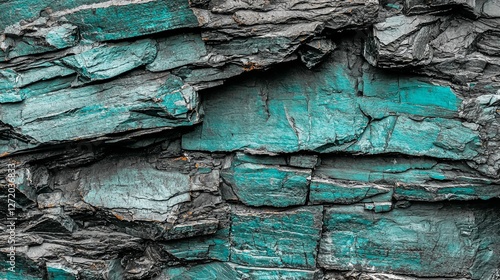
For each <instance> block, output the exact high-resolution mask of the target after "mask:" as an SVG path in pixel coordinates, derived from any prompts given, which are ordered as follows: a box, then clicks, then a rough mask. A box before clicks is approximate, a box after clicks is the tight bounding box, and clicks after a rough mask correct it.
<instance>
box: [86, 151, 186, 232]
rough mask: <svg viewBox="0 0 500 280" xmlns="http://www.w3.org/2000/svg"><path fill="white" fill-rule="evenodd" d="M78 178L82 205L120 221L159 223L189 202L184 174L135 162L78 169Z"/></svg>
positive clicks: (130, 160) (103, 163) (118, 162)
mask: <svg viewBox="0 0 500 280" xmlns="http://www.w3.org/2000/svg"><path fill="white" fill-rule="evenodd" d="M103 169H105V170H106V172H105V173H104V172H102V170H103ZM81 174H82V177H83V178H82V180H80V182H79V186H80V192H81V195H82V199H83V201H84V202H85V203H87V204H89V205H91V206H93V207H98V208H101V209H106V210H108V211H111V212H112V213H113V214H114V215H115V216H116V217H117V218H118V219H120V220H128V221H134V220H143V221H159V222H162V221H164V220H166V219H167V218H168V217H169V215H170V214H171V213H172V210H173V207H174V206H175V205H177V204H180V203H182V202H187V201H189V200H190V195H189V189H190V183H189V176H188V174H182V173H179V172H167V171H160V170H157V169H155V168H154V166H152V165H150V164H148V163H145V162H141V161H137V160H132V159H128V160H121V161H117V162H115V161H112V159H109V160H106V161H103V162H100V164H98V165H93V166H90V167H87V168H84V169H82V173H81ZM138 186H140V188H138ZM185 226H188V225H187V224H186V225H185Z"/></svg>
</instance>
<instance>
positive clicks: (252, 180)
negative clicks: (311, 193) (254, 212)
mask: <svg viewBox="0 0 500 280" xmlns="http://www.w3.org/2000/svg"><path fill="white" fill-rule="evenodd" d="M246 158H247V156H245V155H243V154H236V156H235V158H234V160H233V163H232V166H231V168H229V169H227V170H224V171H223V173H222V178H224V180H225V182H226V183H227V184H229V186H231V187H232V190H233V192H234V194H235V195H236V196H237V197H238V199H239V200H240V201H241V202H243V203H244V204H246V205H248V206H274V207H287V206H293V205H304V204H305V203H306V198H307V193H308V187H309V186H308V185H309V179H310V176H311V171H310V170H302V169H294V168H290V167H282V166H279V165H268V164H265V163H266V159H265V158H264V159H263V160H262V162H261V163H259V158H258V157H254V160H253V161H256V163H252V162H248V161H246V160H245V159H246ZM272 160H274V159H272ZM250 161H252V160H250Z"/></svg>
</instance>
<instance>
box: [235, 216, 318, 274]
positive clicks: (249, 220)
mask: <svg viewBox="0 0 500 280" xmlns="http://www.w3.org/2000/svg"><path fill="white" fill-rule="evenodd" d="M322 217H323V207H322V206H310V207H302V208H297V209H293V210H286V211H272V210H263V209H252V211H250V209H246V208H237V207H234V208H233V209H232V215H231V220H232V226H231V236H230V240H231V257H230V259H231V261H232V262H235V263H237V264H241V265H246V266H255V267H276V268H283V267H289V268H298V269H301V268H305V269H315V268H316V256H317V255H316V247H317V245H318V241H319V235H320V232H321V228H322Z"/></svg>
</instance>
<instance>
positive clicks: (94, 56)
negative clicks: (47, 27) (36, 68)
mask: <svg viewBox="0 0 500 280" xmlns="http://www.w3.org/2000/svg"><path fill="white" fill-rule="evenodd" d="M155 56H156V42H155V41H153V40H142V41H136V42H134V43H118V44H109V45H103V46H99V47H96V48H92V49H90V50H88V51H84V52H82V53H79V54H76V55H74V56H68V57H65V58H63V59H62V62H63V64H64V65H66V66H68V67H69V68H72V69H75V71H76V73H78V79H79V80H81V81H83V82H91V81H99V80H107V79H110V78H113V77H116V76H118V75H120V74H122V73H125V72H127V71H130V70H132V69H134V68H137V67H139V66H142V65H145V64H148V63H150V62H152V61H153V59H154V58H155Z"/></svg>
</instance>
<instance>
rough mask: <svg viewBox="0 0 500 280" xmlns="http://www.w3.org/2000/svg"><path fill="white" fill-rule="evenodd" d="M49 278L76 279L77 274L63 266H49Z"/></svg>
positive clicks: (53, 279) (55, 279)
mask: <svg viewBox="0 0 500 280" xmlns="http://www.w3.org/2000/svg"><path fill="white" fill-rule="evenodd" d="M47 279H48V280H76V279H77V278H76V276H75V274H73V273H69V272H68V271H66V270H64V269H62V268H56V267H47Z"/></svg>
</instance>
